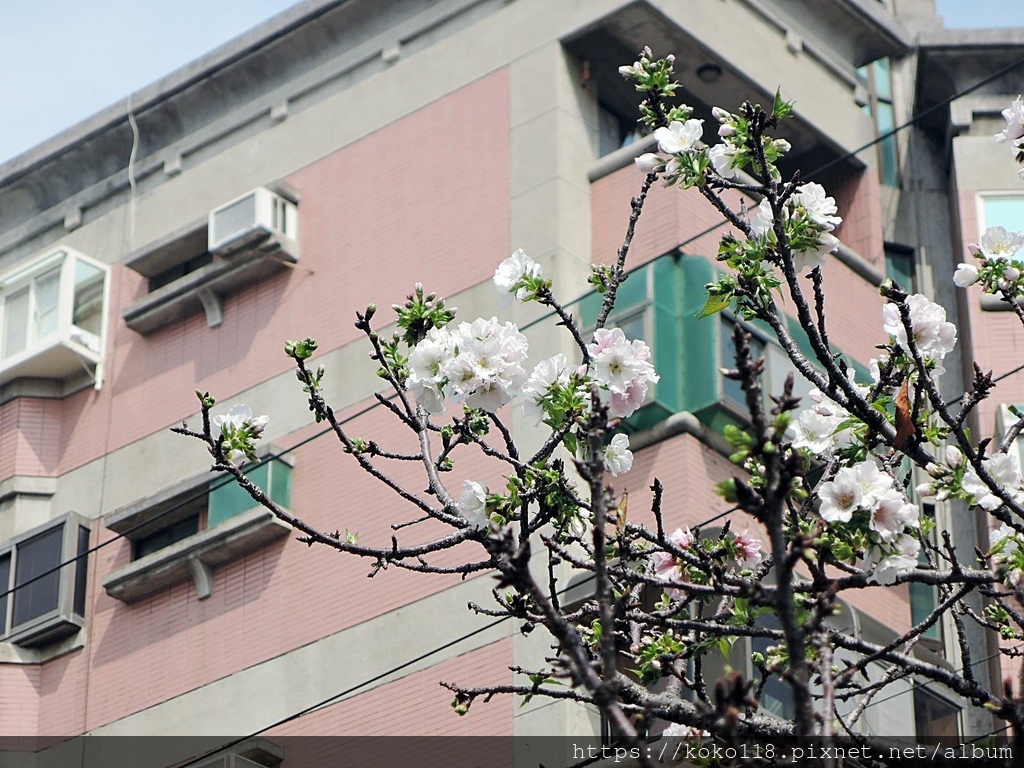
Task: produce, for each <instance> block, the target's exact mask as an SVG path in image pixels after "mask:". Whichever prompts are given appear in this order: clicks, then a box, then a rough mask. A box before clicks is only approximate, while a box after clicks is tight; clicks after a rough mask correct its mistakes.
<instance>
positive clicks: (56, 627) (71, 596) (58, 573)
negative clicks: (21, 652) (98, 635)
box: [0, 515, 89, 646]
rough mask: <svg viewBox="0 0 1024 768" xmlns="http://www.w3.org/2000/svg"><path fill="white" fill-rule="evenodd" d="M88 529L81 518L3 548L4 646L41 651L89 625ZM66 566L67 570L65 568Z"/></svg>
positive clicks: (0, 620) (0, 616)
mask: <svg viewBox="0 0 1024 768" xmlns="http://www.w3.org/2000/svg"><path fill="white" fill-rule="evenodd" d="M88 549H89V527H88V525H87V524H86V522H85V521H84V520H83V519H82V518H80V517H78V516H77V515H68V516H66V517H64V518H62V519H61V520H59V521H58V522H57V523H56V524H54V523H47V524H46V525H45V526H41V527H40V528H36V529H34V530H32V531H29V532H27V533H25V534H23V535H21V536H19V537H18V538H16V539H14V540H13V541H11V542H7V543H6V544H3V545H0V591H2V592H8V591H9V590H14V591H12V592H10V594H6V595H4V596H2V597H0V640H6V641H8V642H13V643H17V644H18V645H24V646H37V645H43V644H44V643H47V642H49V641H51V640H56V639H59V638H61V637H64V636H66V635H69V634H71V633H72V632H74V631H76V630H77V629H79V628H80V627H81V626H82V624H83V623H84V621H85V596H86V595H85V589H86V569H87V559H86V558H85V557H80V559H77V560H76V559H75V558H76V557H79V556H81V555H84V553H85V552H86V551H87V550H88ZM65 563H66V564H65ZM62 564H65V565H62Z"/></svg>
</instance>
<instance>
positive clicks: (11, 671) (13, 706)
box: [0, 664, 40, 736]
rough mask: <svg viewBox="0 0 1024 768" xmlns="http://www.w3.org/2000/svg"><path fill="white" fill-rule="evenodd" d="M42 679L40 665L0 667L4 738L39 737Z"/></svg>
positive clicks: (0, 719) (0, 730) (0, 729)
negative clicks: (40, 680)
mask: <svg viewBox="0 0 1024 768" xmlns="http://www.w3.org/2000/svg"><path fill="white" fill-rule="evenodd" d="M39 679H40V669H39V667H38V666H37V665H29V664H0V735H3V736H36V735H38V733H39V731H38V730H37V723H38V718H39Z"/></svg>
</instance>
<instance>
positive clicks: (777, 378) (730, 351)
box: [719, 317, 813, 413]
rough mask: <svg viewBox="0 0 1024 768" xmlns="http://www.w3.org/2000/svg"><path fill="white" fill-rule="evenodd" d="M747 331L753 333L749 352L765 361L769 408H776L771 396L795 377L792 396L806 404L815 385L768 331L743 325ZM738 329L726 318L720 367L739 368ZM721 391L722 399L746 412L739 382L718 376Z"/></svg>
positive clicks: (721, 335) (721, 342) (765, 391)
mask: <svg viewBox="0 0 1024 768" xmlns="http://www.w3.org/2000/svg"><path fill="white" fill-rule="evenodd" d="M743 327H744V330H746V331H747V332H748V333H750V335H751V338H750V353H751V355H752V356H753V357H754V358H755V359H756V358H758V357H763V358H764V363H765V367H764V375H763V376H762V377H761V386H762V388H763V390H762V394H763V398H764V404H765V407H766V408H771V407H773V405H774V404H773V403H772V400H771V397H772V395H776V396H778V395H780V394H782V390H783V388H784V387H785V386H786V377H787V376H788V375H789V374H790V373H792V374H793V396H794V397H799V398H800V399H801V401H802V402H803V403H805V404H806V402H807V395H808V393H809V392H810V391H811V389H813V385H812V384H811V383H810V382H809V381H807V380H806V379H805V378H804V377H803V376H801V375H800V374H799V373H798V372H797V370H796V368H795V367H794V366H793V363H792V361H790V359H789V356H788V355H787V354H786V353H785V351H784V350H783V349H782V347H781V346H779V344H778V343H777V342H776V341H775V340H774V339H773V338H771V337H769V336H768V335H767V333H766V332H764V331H760V330H757V329H754V328H752V327H751V326H750V325H748V324H747V323H744V324H743ZM735 328H736V321H735V320H732V319H729V318H727V317H725V318H723V319H722V321H721V333H720V336H719V339H720V342H719V344H720V349H719V360H720V364H719V367H720V368H735V367H736V348H735V345H734V344H733V339H732V334H733V331H734V329H735ZM719 377H720V383H721V388H722V397H723V399H725V400H726V401H727V402H729V403H730V404H732V405H733V406H738V407H739V408H740V409H741V410H742V412H743V413H746V410H747V401H746V395H745V394H744V392H743V387H742V385H741V384H740V382H739V381H737V380H735V379H730V378H728V377H726V376H722V375H721V374H719Z"/></svg>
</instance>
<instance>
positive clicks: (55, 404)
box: [0, 72, 509, 734]
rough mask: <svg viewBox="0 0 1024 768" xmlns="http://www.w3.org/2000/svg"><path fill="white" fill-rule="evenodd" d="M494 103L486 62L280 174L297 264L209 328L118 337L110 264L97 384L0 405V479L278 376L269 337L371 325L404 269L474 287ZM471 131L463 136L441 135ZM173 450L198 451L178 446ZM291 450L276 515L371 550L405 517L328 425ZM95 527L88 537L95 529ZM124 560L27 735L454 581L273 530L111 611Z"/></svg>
mask: <svg viewBox="0 0 1024 768" xmlns="http://www.w3.org/2000/svg"><path fill="white" fill-rule="evenodd" d="M508 98H509V97H508V83H507V75H506V73H504V72H497V73H494V74H492V75H489V76H487V77H485V78H483V79H481V80H479V81H477V82H475V83H473V84H471V85H469V86H467V87H466V88H464V89H462V90H460V91H458V92H455V93H453V94H450V95H449V96H447V97H445V98H444V99H442V100H440V101H438V102H436V103H434V104H432V105H430V106H428V107H425V108H423V109H422V110H420V111H418V112H416V113H414V114H412V115H410V116H408V117H406V118H404V119H403V120H401V121H399V122H397V123H395V124H394V125H392V126H389V127H388V128H385V129H383V130H381V131H379V132H377V133H375V134H374V135H373V136H370V137H368V138H366V139H364V140H363V141H361V142H359V143H357V144H355V145H352V146H350V147H346V148H345V149H342V150H339V151H338V152H336V153H334V154H333V155H330V156H328V157H326V158H324V159H323V160H321V161H319V162H318V163H315V164H314V165H312V166H310V167H308V168H305V169H303V170H300V171H298V172H296V173H295V174H294V175H293V176H292V177H290V178H289V181H290V182H291V183H293V184H294V185H295V186H296V187H298V188H299V189H300V190H301V194H302V199H301V203H300V241H301V248H302V254H301V265H302V267H301V268H300V269H296V270H291V271H286V272H282V273H280V274H279V275H277V276H275V277H273V278H271V279H269V280H266V281H263V282H261V283H258V284H255V285H253V286H251V287H249V288H246V289H244V290H242V291H240V292H238V293H236V294H234V295H233V296H231V297H230V298H228V299H227V300H226V301H225V305H224V322H223V324H222V325H221V326H220V327H219V328H216V329H210V328H207V327H206V321H205V317H204V315H203V314H202V313H199V314H196V315H193V316H191V317H189V318H187V319H185V320H183V321H181V322H178V323H175V324H173V325H171V326H168V327H166V328H164V329H161V330H160V331H157V332H156V333H153V334H150V335H148V336H145V337H142V336H139V335H138V334H136V333H135V332H133V331H131V330H129V329H127V328H126V327H125V326H124V325H123V322H122V321H121V320H120V307H121V306H122V305H124V304H127V303H129V302H130V301H132V300H133V299H134V298H137V297H138V296H139V295H141V292H142V291H143V290H144V288H143V285H142V280H141V279H140V278H139V277H138V275H136V274H135V273H134V272H132V271H131V270H128V269H126V268H124V267H115V268H114V270H113V271H112V279H113V280H114V290H113V295H114V297H115V300H114V301H113V302H112V304H113V306H112V308H111V311H112V317H111V328H112V332H111V337H112V338H111V342H110V344H109V347H108V349H109V355H110V356H109V357H108V362H109V368H108V378H107V382H106V384H105V386H104V388H103V389H102V390H101V391H99V392H96V391H95V390H92V389H89V390H84V391H82V392H80V393H77V394H76V395H74V396H72V397H69V398H67V399H65V400H64V401H34V400H22V401H13V402H12V403H9V404H7V406H5V408H4V409H0V441H2V447H3V448H4V450H3V452H2V454H0V456H2V458H0V469H3V470H5V472H6V473H5V474H4V475H3V476H8V475H9V474H11V473H14V472H21V473H24V474H51V475H52V474H59V473H62V472H65V471H68V470H70V469H73V468H74V467H76V466H78V465H80V464H82V463H84V462H86V461H89V460H92V459H94V458H96V457H97V456H99V455H101V454H102V453H103V451H104V450H115V449H117V448H120V447H123V446H125V445H127V444H128V443H130V442H132V441H134V440H137V439H138V438H140V437H143V436H145V435H147V434H150V433H152V432H154V431H156V430H160V429H164V428H166V427H167V426H168V425H170V424H173V423H176V422H177V421H178V420H180V419H181V418H182V417H183V416H184V415H186V414H188V413H189V412H191V411H194V410H195V407H196V404H195V396H194V394H193V393H192V392H193V389H195V388H196V387H199V388H202V389H209V390H210V391H211V392H213V393H215V394H216V395H217V396H218V397H220V398H222V399H227V397H228V396H230V394H232V393H234V392H237V391H239V390H242V389H245V388H248V387H251V386H253V385H255V384H257V383H259V382H260V381H263V380H264V379H266V378H269V377H271V376H274V375H277V374H279V373H282V372H284V371H286V370H288V369H289V368H290V365H289V361H288V360H287V359H286V358H285V357H284V355H283V353H282V351H281V349H282V345H283V341H284V340H285V339H287V338H294V337H304V336H307V335H312V336H315V337H317V338H318V339H319V340H320V341H321V343H322V348H323V349H325V350H329V349H332V348H334V347H337V346H340V345H342V344H344V343H347V342H349V341H352V340H353V339H354V338H355V337H356V335H357V331H356V330H355V329H354V328H353V327H352V320H353V317H354V315H353V312H354V310H355V309H357V308H362V307H365V306H366V304H367V303H369V302H370V301H376V302H377V303H378V304H379V305H380V306H381V307H382V309H381V312H380V314H379V315H378V317H379V318H380V320H381V322H386V321H387V319H389V317H390V315H391V312H390V310H389V309H386V307H388V305H389V304H391V303H392V302H396V301H401V300H402V299H403V298H404V295H405V294H406V293H407V292H408V291H409V290H410V289H411V287H412V283H413V282H414V281H415V280H417V279H422V280H424V281H425V282H426V283H427V284H428V286H429V287H430V288H431V289H432V290H437V291H438V292H439V293H442V294H450V293H454V292H456V291H459V290H461V289H464V288H467V287H469V286H471V285H473V284H475V283H477V282H480V281H482V280H485V279H488V278H489V277H490V275H491V274H492V273H493V265H494V263H495V262H496V261H497V260H500V258H503V257H504V256H505V255H507V253H508V251H509V200H508V189H509V182H508V151H509V149H508V133H507V129H506V128H505V127H506V126H507V125H508ZM409 136H415V137H416V140H415V141H409V140H408V137H409ZM470 136H472V137H477V138H475V139H474V140H472V141H469V140H461V139H460V138H459V137H470ZM480 137H483V138H480ZM468 167H472V168H473V169H474V173H473V174H466V173H465V169H466V168H468ZM367 365H371V362H370V361H367ZM344 373H345V372H344V371H337V370H335V371H330V373H329V375H331V376H344ZM296 397H301V392H299V390H298V388H296ZM353 410H355V409H353ZM42 411H45V415H46V417H47V418H46V419H41V418H40V413H41V412H42ZM51 416H52V417H53V418H51ZM351 429H352V434H355V435H366V436H372V437H373V438H374V439H377V440H378V441H380V442H381V444H382V445H386V446H389V447H391V448H392V449H394V450H398V451H403V450H404V451H406V452H414V451H415V448H416V446H415V444H413V443H409V442H408V438H409V436H410V435H407V434H406V433H407V432H408V430H407V429H405V428H401V429H400V428H399V427H398V426H397V423H396V421H395V420H394V419H393V418H390V417H389V416H387V415H386V414H385V413H384V410H383V409H382V408H378V409H376V410H375V411H373V412H371V413H370V414H368V415H366V416H363V417H362V418H360V419H358V420H357V421H355V422H354V423H353V424H352V425H351ZM58 430H59V432H58ZM313 431H314V429H313V428H309V429H307V430H304V431H302V432H300V433H297V434H294V435H292V436H290V438H289V439H290V440H292V441H298V440H300V439H301V438H303V437H305V436H307V435H308V434H311V433H312V432H313ZM58 438H59V439H58ZM282 442H283V443H284V444H285V445H287V444H289V442H288V439H286V440H284V441H282ZM8 446H10V450H7V448H8ZM182 450H195V451H196V452H197V453H201V449H200V448H199V447H198V446H196V445H192V444H190V443H189V442H188V441H187V440H185V439H183V442H182ZM295 457H296V466H295V471H294V475H293V496H292V507H293V508H294V510H295V511H296V512H297V513H298V514H299V515H300V516H302V517H303V518H304V519H306V520H308V521H309V522H310V523H312V524H313V525H316V526H320V527H322V528H323V529H324V530H329V531H333V530H335V529H341V530H345V529H346V528H348V529H349V530H351V531H353V532H358V534H359V537H360V541H365V542H374V543H377V544H383V545H386V543H387V542H388V541H389V539H390V536H391V535H392V533H393V531H392V530H391V529H390V527H389V526H390V524H391V523H393V522H396V521H400V520H408V519H411V518H412V517H415V516H416V515H415V513H414V512H412V511H410V509H411V508H410V507H409V505H408V504H407V503H406V502H404V501H402V500H401V499H399V498H398V497H397V496H395V495H393V494H391V493H390V492H388V491H386V490H385V489H384V488H383V487H382V486H381V484H380V483H379V482H378V481H376V480H373V479H372V478H369V477H368V476H366V475H365V473H363V472H362V471H361V470H359V469H358V468H357V467H356V466H355V465H354V462H353V461H352V458H351V457H350V456H347V455H344V454H343V453H342V452H341V449H340V446H339V445H338V443H337V441H336V440H335V439H334V438H333V437H332V436H327V437H322V438H318V439H317V440H315V441H314V442H313V443H311V444H310V445H308V446H306V447H304V448H301V449H299V450H298V451H297V452H296V454H295ZM2 462H8V463H7V464H4V463H2ZM485 463H488V464H489V462H484V460H483V458H482V456H481V455H480V453H479V451H474V452H473V453H472V454H471V455H467V457H466V458H465V460H461V459H460V463H459V465H458V473H457V474H458V476H457V477H456V476H455V475H453V476H452V485H453V489H455V492H456V494H457V493H458V492H459V488H460V486H461V479H462V478H463V477H465V478H470V477H472V478H474V479H487V476H486V471H485V469H484V465H485ZM389 472H390V473H391V474H392V475H393V476H394V477H396V478H399V479H401V480H403V481H405V482H407V483H408V484H409V486H410V487H411V488H413V489H416V490H419V489H421V488H422V487H423V478H422V469H421V468H419V467H418V466H410V465H409V464H403V463H400V464H399V466H397V467H392V468H389ZM461 473H465V474H461ZM97 527H98V529H99V530H98V533H96V534H94V537H93V540H94V543H95V542H96V540H97V538H98V540H99V541H106V540H109V539H111V538H112V537H113V534H112V533H111V532H110V531H108V530H107V529H105V528H103V527H102V526H101V525H100V526H97ZM436 531H437V529H436V528H434V529H433V532H434V533H436ZM429 533H430V530H429V526H426V525H420V526H416V527H414V528H411V529H405V530H403V531H402V532H401V533H400V534H399V538H400V540H401V541H403V542H416V541H422V540H423V539H425V538H426V536H427V535H428V534H429ZM472 546H474V547H475V549H474V550H473V551H472V554H465V553H464V552H463V553H458V555H452V554H449V555H447V556H439V557H438V558H437V562H439V563H442V564H443V563H445V562H451V561H453V560H454V559H455V557H456V556H458V557H463V558H468V557H475V558H480V557H482V556H484V553H483V551H482V550H481V549H480V548H479V546H478V545H472ZM129 560H130V549H129V545H128V543H127V541H125V540H121V541H117V542H115V543H114V544H112V545H111V546H109V547H107V548H105V549H103V550H101V551H100V552H99V553H97V554H96V555H94V556H93V557H92V558H91V561H90V584H91V587H90V594H89V608H88V616H89V624H88V630H87V631H88V633H89V639H88V643H87V645H86V647H85V648H84V649H82V650H80V651H76V652H73V653H72V654H69V655H67V656H64V657H61V658H59V659H56V660H54V661H51V662H48V663H46V664H44V665H43V666H42V668H41V669H39V668H36V669H37V672H36V674H37V676H38V678H39V681H40V685H39V690H38V691H37V692H36V693H35V694H34V695H33V696H32V697H31V698H32V699H33V700H35V701H37V702H38V703H37V706H38V709H39V716H38V721H39V728H40V729H41V731H40V732H43V733H47V732H49V733H64V734H67V733H78V732H81V731H84V730H87V729H92V728H96V727H98V726H101V725H103V724H105V723H109V722H111V721H113V720H116V719H119V718H121V717H124V716H126V715H128V714H131V713H132V712H137V711H139V710H141V709H144V708H146V707H149V706H152V705H154V704H156V703H158V702H160V701H163V700H165V699H167V698H170V697H172V696H176V695H180V694H181V693H184V692H187V691H189V690H193V689H195V688H197V687H199V686H202V685H204V684H206V683H209V682H211V681H212V680H215V679H218V678H220V677H224V676H226V675H230V674H232V673H233V672H237V671H239V670H241V669H245V668H246V667H249V666H251V665H253V664H258V663H260V662H262V661H265V660H267V659H270V658H273V657H275V656H277V655H279V654H281V653H283V652H286V651H289V650H292V649H294V648H297V647H299V646H301V645H303V644H306V643H310V642H313V641H315V640H317V639H319V638H321V637H323V636H325V635H327V634H330V633H332V632H337V631H340V630H341V629H344V628H346V627H350V626H353V625H355V624H357V623H359V622H361V621H365V620H367V619H369V618H372V617H373V616H376V615H379V614H381V613H383V612H386V611H389V610H393V609H394V608H397V607H399V606H401V605H404V604H406V603H408V602H410V601H413V600H416V599H418V598H421V597H423V596H425V595H428V594H430V593H432V592H434V591H436V590H439V589H442V588H444V587H446V586H450V585H453V584H456V583H457V582H458V581H459V577H458V576H449V577H433V578H431V577H424V576H421V575H416V574H410V573H409V572H405V571H400V570H398V569H396V568H390V569H388V570H387V571H384V572H381V573H380V574H379V575H378V576H377V577H376V578H374V579H373V580H369V579H367V578H366V575H367V573H368V572H369V570H370V568H371V566H372V562H370V561H360V560H357V559H355V558H350V557H344V556H340V555H339V554H338V553H336V552H334V551H332V550H328V549H326V548H322V547H315V548H312V549H308V548H306V547H305V546H303V545H301V544H298V543H296V542H295V541H294V540H293V537H289V538H287V539H284V540H281V541H279V542H278V543H276V544H273V545H270V546H268V547H265V548H264V549H262V550H260V551H258V552H255V553H252V554H250V555H247V556H245V557H241V558H238V559H236V560H234V561H232V562H230V563H227V564H225V565H224V566H222V567H220V568H218V569H217V570H216V573H215V584H214V590H213V595H212V596H211V597H210V598H209V599H208V600H206V601H199V600H197V599H196V596H195V591H194V587H193V586H192V584H191V583H190V582H186V583H182V584H179V585H178V586H175V587H172V588H169V589H165V590H163V591H161V592H159V593H157V594H154V595H153V596H151V597H149V598H147V599H144V600H142V601H139V602H137V603H135V604H133V605H131V606H128V605H125V604H122V603H120V602H119V601H116V600H114V599H112V598H110V597H108V596H107V595H106V593H105V592H104V591H103V589H102V587H101V586H100V583H101V581H102V578H103V577H104V576H105V575H107V574H108V573H110V572H112V571H113V570H115V569H117V568H119V567H122V566H124V565H126V564H127V563H128V562H129ZM2 669H3V668H2V667H0V670H2Z"/></svg>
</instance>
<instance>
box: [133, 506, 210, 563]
mask: <svg viewBox="0 0 1024 768" xmlns="http://www.w3.org/2000/svg"><path fill="white" fill-rule="evenodd" d="M198 531H199V515H198V514H195V515H191V516H189V517H186V518H184V519H183V520H179V521H178V522H176V523H172V524H171V525H169V526H167V527H166V528H161V529H160V530H159V531H157V532H156V533H151V534H150V535H149V536H144V537H142V538H141V539H138V540H137V541H136V542H135V559H136V560H137V559H139V558H140V557H145V556H146V555H151V554H153V553H154V552H157V551H159V550H161V549H163V548H164V547H169V546H171V544H177V543H178V542H179V541H181V540H182V539H185V538H188V537H189V536H191V535H193V534H194V533H197V532H198Z"/></svg>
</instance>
